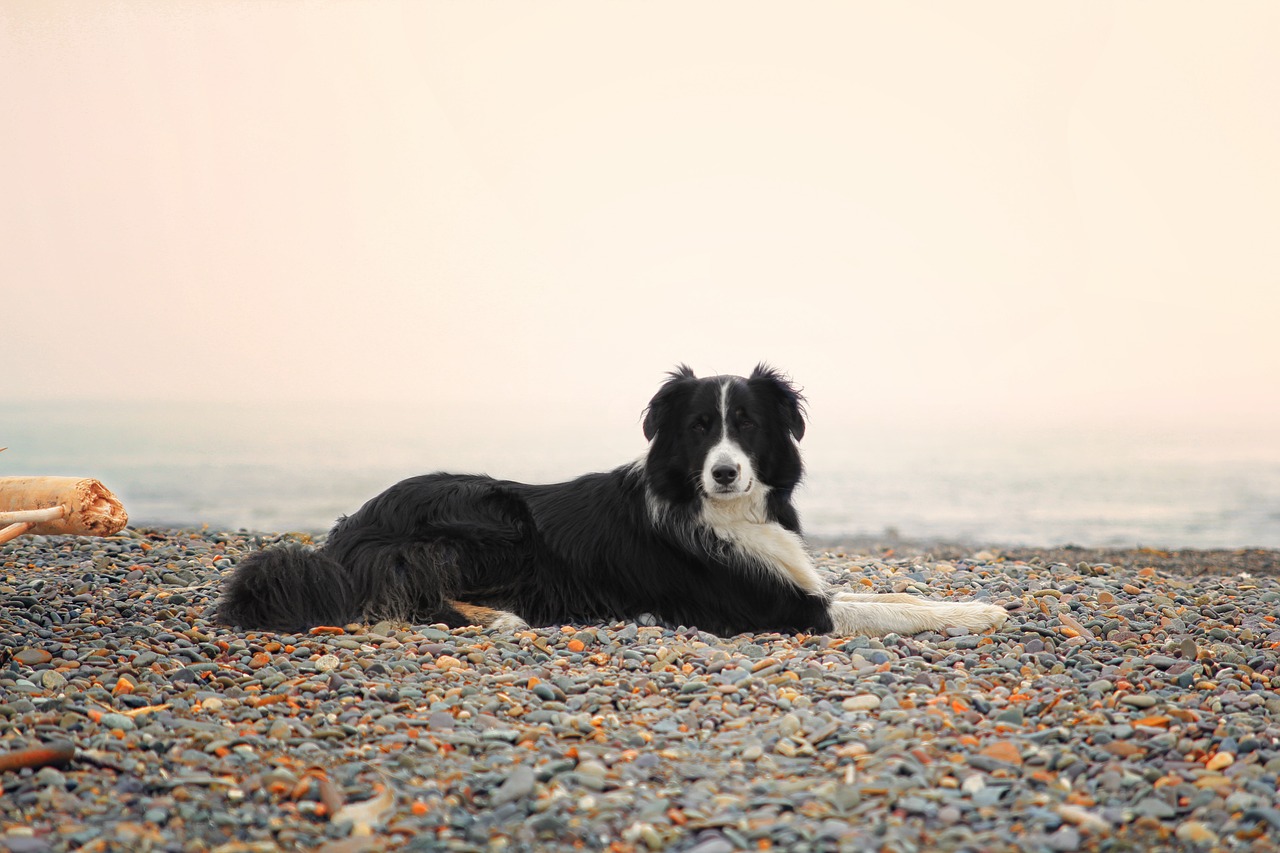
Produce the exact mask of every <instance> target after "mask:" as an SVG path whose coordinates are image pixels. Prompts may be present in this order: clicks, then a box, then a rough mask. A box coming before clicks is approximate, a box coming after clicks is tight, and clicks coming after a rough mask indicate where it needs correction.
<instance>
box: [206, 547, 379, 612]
mask: <svg viewBox="0 0 1280 853" xmlns="http://www.w3.org/2000/svg"><path fill="white" fill-rule="evenodd" d="M352 581H353V578H352V575H351V573H350V572H349V571H348V570H347V568H346V567H345V566H343V565H342V564H341V563H339V562H338V561H337V560H335V559H333V558H332V557H331V556H329V555H328V554H326V553H325V551H324V549H318V548H311V547H307V546H304V545H294V544H288V545H278V546H276V547H274V548H267V549H265V550H262V551H255V552H254V553H252V554H250V555H249V556H248V557H246V558H245V559H244V560H242V561H241V562H240V565H238V566H237V567H236V569H235V572H234V573H233V574H232V575H231V577H229V578H228V579H227V580H226V582H225V584H224V586H223V589H222V597H221V598H220V599H219V600H218V607H217V617H218V620H219V621H220V622H223V623H225V624H228V625H238V626H240V627H242V628H258V629H262V630H268V631H298V630H302V629H305V628H310V627H313V626H315V625H345V624H347V623H349V622H358V621H360V620H361V617H362V616H363V610H364V608H363V606H362V602H361V601H360V596H359V595H358V594H357V590H356V589H355V588H354V584H353V582H352Z"/></svg>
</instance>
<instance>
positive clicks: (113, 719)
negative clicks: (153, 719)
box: [98, 714, 137, 732]
mask: <svg viewBox="0 0 1280 853" xmlns="http://www.w3.org/2000/svg"><path fill="white" fill-rule="evenodd" d="M98 724H99V725H100V726H102V727H103V728H104V729H120V730H121V731H126V732H128V731H133V730H134V729H135V728H137V724H135V723H134V722H133V717H126V716H125V715H124V714H103V715H102V717H101V718H100V719H99V720H98Z"/></svg>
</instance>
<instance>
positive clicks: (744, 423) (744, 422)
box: [734, 409, 756, 429]
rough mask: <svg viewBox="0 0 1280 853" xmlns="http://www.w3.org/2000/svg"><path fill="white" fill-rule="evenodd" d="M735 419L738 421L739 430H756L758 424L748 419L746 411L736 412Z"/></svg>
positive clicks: (739, 410)
mask: <svg viewBox="0 0 1280 853" xmlns="http://www.w3.org/2000/svg"><path fill="white" fill-rule="evenodd" d="M734 416H735V419H736V420H737V421H738V429H755V426H756V423H755V421H753V420H751V418H749V417H747V412H746V410H745V409H738V411H736V412H734Z"/></svg>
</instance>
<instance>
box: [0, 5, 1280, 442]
mask: <svg viewBox="0 0 1280 853" xmlns="http://www.w3.org/2000/svg"><path fill="white" fill-rule="evenodd" d="M1277 43H1280V6H1277V5H1276V4H1274V3H1270V2H1237V3H1232V4H1226V5H1224V4H1212V5H1205V4H1201V3H1187V2H1162V3H1097V2H1085V3H1072V4H1065V3H1053V4H1049V3H1022V2H1014V3H982V2H977V3H963V4H952V3H892V4H890V3H881V2H869V3H859V2H841V3H821V2H811V3H804V4H784V3H752V2H732V3H719V2H704V3H696V4H687V3H668V2H644V3H638V2H637V3H620V2H587V3H578V2H573V3H566V2H543V3H536V4H497V3H455V2H408V3H384V2H360V3H355V2H324V0H315V1H313V2H306V3H290V2H275V3H260V2H256V0H255V2H237V1H236V0H229V1H228V2H217V3H214V2H189V3H171V2H167V0H166V1H165V2H142V1H141V0H139V2H129V3H104V4H86V3H80V2H74V3H72V2H47V0H38V2H26V0H7V2H5V3H3V4H2V5H0V117H3V118H2V119H0V163H3V164H4V166H3V168H0V294H2V295H0V305H2V306H3V308H2V309H0V310H2V311H3V321H2V324H0V365H3V370H2V371H0V374H2V376H3V378H0V405H3V403H2V400H3V398H6V397H7V398H9V399H11V400H66V401H75V400H102V399H111V400H139V401H144V400H145V401H156V400H160V401H163V400H213V401H217V400H227V401H232V400H234V401H237V402H241V403H243V402H249V403H253V402H255V401H281V402H289V401H295V400H305V401H310V402H313V403H315V402H319V403H322V404H331V405H334V406H358V405H360V404H362V403H365V402H372V401H406V400H407V401H414V402H416V403H418V404H421V405H423V406H426V407H428V408H429V409H430V410H431V411H433V412H436V413H443V412H456V411H461V410H464V407H469V410H470V411H473V412H489V413H492V414H494V415H498V416H504V417H509V418H511V419H512V420H513V421H514V423H515V424H516V425H518V424H519V423H520V422H521V421H523V420H536V419H539V418H546V417H558V418H570V419H578V420H581V421H583V422H585V423H589V424H592V425H595V424H600V425H601V428H604V426H603V425H605V424H608V423H613V422H616V421H617V419H618V418H620V417H624V418H626V419H627V423H634V422H636V421H637V420H638V414H639V410H640V409H641V408H642V407H643V405H644V403H645V402H646V401H647V400H648V398H649V396H650V395H651V394H652V392H653V390H654V388H655V387H656V384H657V382H658V381H660V379H661V378H662V376H663V374H664V372H665V371H667V370H669V369H671V368H672V367H673V366H674V365H675V364H677V363H680V362H687V363H689V364H690V365H691V366H693V367H694V369H695V370H697V371H698V372H699V373H705V374H714V373H745V372H747V371H749V370H750V369H751V367H752V366H753V365H754V364H755V363H756V362H758V361H762V360H764V361H768V362H770V363H772V364H775V365H777V366H778V367H780V368H782V369H784V370H785V371H787V372H789V373H790V374H791V375H792V376H793V377H794V378H795V379H796V381H797V382H798V383H799V384H800V385H802V386H803V387H804V388H805V391H806V394H807V396H808V397H809V401H810V411H811V413H812V414H814V415H815V416H820V417H822V418H825V419H827V420H828V421H835V422H853V421H861V420H878V421H883V422H887V423H892V422H896V421H899V420H901V421H904V422H905V421H910V420H920V419H929V418H936V419H953V418H957V417H973V416H977V417H989V418H993V419H1004V420H1011V421H1018V420H1025V421H1027V422H1034V423H1042V422H1050V423H1056V422H1061V423H1089V424H1094V425H1097V424H1098V423H1107V422H1116V423H1127V424H1138V425H1141V424H1149V423H1186V424H1194V425H1199V426H1205V425H1208V426H1212V425H1214V424H1238V423H1241V422H1247V423H1250V424H1259V423H1262V424H1277V425H1280V393H1277V392H1276V390H1275V389H1276V388H1280V334H1278V333H1277V332H1278V331H1280V328H1278V323H1277V320H1278V318H1280V237H1277V235H1280V155H1277V152H1280V51H1277V50H1276V49H1275V46H1276V44H1277ZM593 428H594V426H593Z"/></svg>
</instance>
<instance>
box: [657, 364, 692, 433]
mask: <svg viewBox="0 0 1280 853" xmlns="http://www.w3.org/2000/svg"><path fill="white" fill-rule="evenodd" d="M697 378H698V377H696V376H694V374H693V371H692V370H690V369H689V366H688V365H687V364H682V365H680V366H679V367H677V368H676V369H675V370H673V371H671V372H670V373H668V374H667V381H666V382H663V383H662V387H661V388H659V389H658V393H657V394H654V395H653V399H652V400H650V401H649V408H647V409H645V411H644V425H643V428H644V437H645V440H646V441H653V437H654V436H655V435H657V434H658V425H659V424H660V423H662V421H663V420H664V419H665V418H666V417H667V416H668V415H669V414H670V412H671V406H672V404H673V403H674V402H675V400H676V398H677V396H678V395H679V394H681V393H682V392H683V391H684V389H685V388H687V387H688V385H689V382H690V381H691V380H694V379H697Z"/></svg>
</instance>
